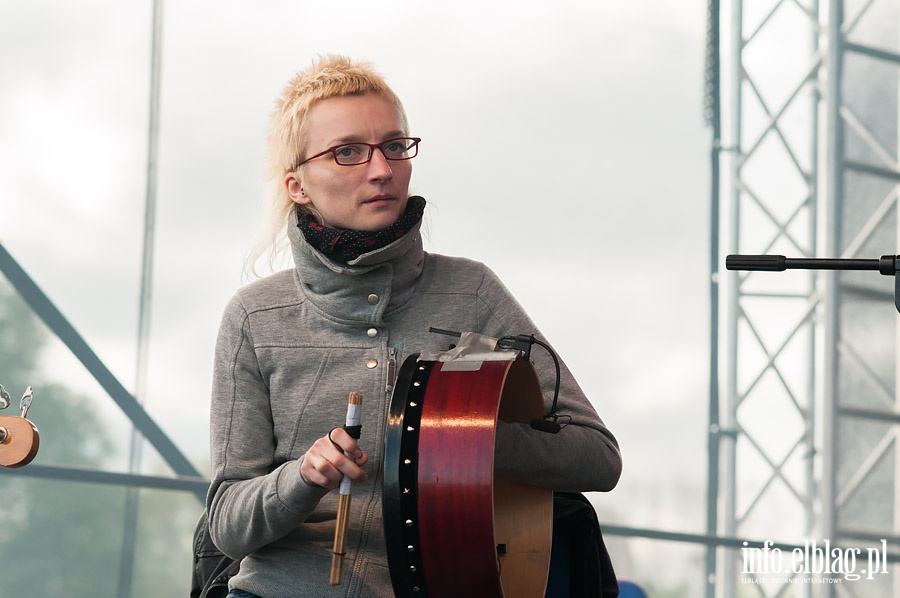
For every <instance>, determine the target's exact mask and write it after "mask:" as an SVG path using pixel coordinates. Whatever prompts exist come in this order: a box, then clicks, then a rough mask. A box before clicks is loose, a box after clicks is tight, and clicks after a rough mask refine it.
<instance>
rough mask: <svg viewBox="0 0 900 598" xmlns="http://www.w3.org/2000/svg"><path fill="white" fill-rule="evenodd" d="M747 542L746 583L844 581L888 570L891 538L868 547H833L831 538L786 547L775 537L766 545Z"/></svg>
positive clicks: (744, 550)
mask: <svg viewBox="0 0 900 598" xmlns="http://www.w3.org/2000/svg"><path fill="white" fill-rule="evenodd" d="M743 544H744V547H743V548H741V558H742V561H743V562H742V565H743V567H742V569H741V572H742V573H743V574H744V575H745V576H749V577H745V578H744V579H743V580H742V581H743V583H762V582H768V583H772V582H784V583H841V581H843V580H847V581H856V580H858V579H863V578H865V579H875V577H876V576H878V575H884V574H886V573H888V564H887V540H881V546H877V547H865V548H860V547H850V548H842V547H839V546H832V545H831V541H830V540H824V541H823V542H821V543H818V542H817V541H816V540H804V541H803V546H802V547H800V546H797V547H795V548H793V549H785V550H782V549H781V548H778V547H775V546H774V544H775V543H774V542H772V541H771V540H766V541H765V542H764V543H763V546H762V548H753V547H750V546H749V544H748V543H747V542H744V543H743Z"/></svg>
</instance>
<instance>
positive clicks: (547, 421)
mask: <svg viewBox="0 0 900 598" xmlns="http://www.w3.org/2000/svg"><path fill="white" fill-rule="evenodd" d="M497 344H498V345H499V346H500V347H503V348H504V349H518V350H520V351H523V352H524V353H525V359H528V358H529V357H530V355H531V346H532V345H540V346H541V347H543V348H544V349H545V350H546V351H547V353H549V354H550V357H552V358H553V365H554V366H555V367H556V387H555V388H554V390H553V403H552V404H551V405H550V410H549V411H548V412H547V414H546V415H544V417H543V418H541V419H533V420H531V428H532V429H533V430H537V431H539V432H547V433H548V434H556V433H557V432H559V431H560V430H561V429H562V426H561V425H560V424H558V423H557V422H556V420H557V419H558V418H559V415H557V413H556V402H557V400H558V399H559V359H558V358H557V357H556V353H555V352H554V351H553V349H551V348H550V345H548V344H547V343H544V342H542V341H539V340H538V339H536V338H534V335H533V334H519V335H517V336H505V337H503V338H501V339H500V340H499V341H498V342H497Z"/></svg>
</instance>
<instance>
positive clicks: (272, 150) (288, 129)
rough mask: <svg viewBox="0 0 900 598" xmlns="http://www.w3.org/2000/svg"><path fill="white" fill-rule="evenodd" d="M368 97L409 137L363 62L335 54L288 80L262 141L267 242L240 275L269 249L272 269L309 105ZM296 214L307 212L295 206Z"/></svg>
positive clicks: (386, 90) (391, 96)
mask: <svg viewBox="0 0 900 598" xmlns="http://www.w3.org/2000/svg"><path fill="white" fill-rule="evenodd" d="M370 93H371V94H378V95H380V96H382V97H384V98H385V99H386V100H388V101H389V102H391V103H392V104H394V105H395V106H396V107H397V112H398V113H399V116H400V125H401V127H402V130H403V133H404V134H405V135H409V123H408V121H407V118H406V111H405V110H404V109H403V104H402V103H401V102H400V98H399V97H397V94H395V93H394V91H393V90H392V89H391V88H390V87H389V86H388V84H387V82H386V81H385V80H384V78H383V77H382V76H381V75H379V74H378V73H376V72H375V70H374V69H373V68H372V66H371V65H370V64H369V63H367V62H357V61H353V60H351V59H350V58H347V57H346V56H339V55H328V56H321V57H319V58H317V59H316V60H314V61H313V63H312V65H311V66H310V67H309V68H308V69H306V70H303V71H300V72H298V73H297V74H296V75H294V77H293V78H292V79H291V80H290V81H289V82H288V84H287V85H286V86H285V87H284V90H283V91H282V92H281V96H280V97H279V98H278V99H277V100H276V102H275V110H274V112H273V113H272V117H271V122H270V125H269V134H268V137H267V150H268V151H267V161H266V171H265V179H266V181H267V184H268V185H269V186H270V190H269V193H270V195H271V233H270V238H269V239H268V240H267V241H266V242H265V243H263V244H261V246H260V247H258V248H257V249H256V250H255V251H254V252H252V253H251V254H250V255H249V256H248V258H247V262H246V263H245V271H247V272H249V273H252V274H256V268H255V263H256V261H257V260H258V259H259V258H260V257H261V256H262V255H263V254H264V253H265V252H266V249H267V248H269V249H270V250H271V253H270V256H269V267H270V268H273V267H274V262H275V259H276V258H277V256H278V254H279V253H280V251H281V249H282V247H283V246H284V243H285V238H284V236H285V227H286V224H287V221H288V217H289V216H290V213H291V210H292V209H294V207H295V206H296V205H297V204H296V203H294V201H293V200H292V199H291V197H290V195H289V194H288V191H287V188H286V186H285V184H284V177H285V175H286V174H287V173H289V172H291V171H294V170H296V169H297V168H298V166H297V164H298V163H299V162H301V161H302V157H303V156H304V155H305V154H306V150H307V147H306V144H307V141H308V140H307V128H308V126H307V118H306V117H307V115H308V114H309V111H310V109H311V108H312V106H313V105H314V104H315V103H316V102H319V101H322V100H326V99H328V98H333V97H339V96H357V95H365V94H370ZM299 168H303V166H300V167H299ZM301 209H309V208H306V206H301Z"/></svg>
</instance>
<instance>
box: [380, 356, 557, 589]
mask: <svg viewBox="0 0 900 598" xmlns="http://www.w3.org/2000/svg"><path fill="white" fill-rule="evenodd" d="M543 409H544V402H543V396H542V394H541V390H540V383H539V382H538V379H537V375H536V373H535V371H534V366H533V365H532V364H531V363H530V362H528V361H524V360H503V361H476V362H462V363H460V362H431V361H421V362H420V361H416V356H412V357H410V358H409V359H407V360H406V362H405V363H404V365H403V367H402V368H401V371H400V376H399V378H398V381H397V386H396V390H395V392H394V397H393V399H392V401H391V413H390V421H389V424H388V434H387V438H386V447H385V482H384V483H385V486H384V496H385V498H384V520H385V538H386V541H387V544H388V561H389V565H390V569H391V580H392V582H393V585H394V592H395V594H396V595H397V596H436V597H440V596H453V597H457V596H467V597H472V598H474V597H477V596H491V597H495V596H504V595H505V596H509V597H516V598H520V597H521V598H530V597H532V596H533V597H535V598H542V597H543V596H544V591H545V587H546V582H547V573H548V571H549V566H550V545H551V540H552V518H553V495H552V492H551V491H550V490H544V489H538V488H532V487H528V486H523V485H520V484H516V483H513V482H510V481H506V480H499V479H496V478H495V475H494V442H495V432H496V428H497V422H498V418H499V419H502V420H504V421H506V422H519V423H527V422H530V421H531V420H532V419H534V418H539V417H541V415H542V414H543Z"/></svg>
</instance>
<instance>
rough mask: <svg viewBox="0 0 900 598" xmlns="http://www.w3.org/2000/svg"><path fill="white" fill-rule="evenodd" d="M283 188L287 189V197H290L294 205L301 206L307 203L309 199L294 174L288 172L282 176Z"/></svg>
mask: <svg viewBox="0 0 900 598" xmlns="http://www.w3.org/2000/svg"><path fill="white" fill-rule="evenodd" d="M284 186H285V187H286V188H287V192H288V195H290V197H291V200H292V201H293V202H294V203H297V204H300V205H301V206H303V205H306V204H308V203H309V197H308V196H307V195H306V191H304V190H303V184H302V183H301V182H300V178H299V177H298V176H297V173H296V172H289V173H287V174H286V175H284Z"/></svg>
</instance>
